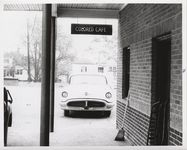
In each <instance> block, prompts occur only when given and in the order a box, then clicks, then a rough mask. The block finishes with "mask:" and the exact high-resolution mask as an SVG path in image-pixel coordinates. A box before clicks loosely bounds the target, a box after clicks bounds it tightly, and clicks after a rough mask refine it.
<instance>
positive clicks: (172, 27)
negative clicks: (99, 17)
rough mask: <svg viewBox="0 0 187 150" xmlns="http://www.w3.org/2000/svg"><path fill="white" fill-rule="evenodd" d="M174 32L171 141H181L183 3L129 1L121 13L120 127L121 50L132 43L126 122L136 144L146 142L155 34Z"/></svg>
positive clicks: (121, 103)
mask: <svg viewBox="0 0 187 150" xmlns="http://www.w3.org/2000/svg"><path fill="white" fill-rule="evenodd" d="M168 32H171V81H170V129H169V143H168V144H169V145H181V144H182V34H181V33H182V5H180V4H128V5H127V6H126V7H125V8H124V9H123V10H122V11H121V12H120V14H119V34H120V43H119V45H120V46H119V51H118V69H117V72H118V75H117V76H118V81H117V89H118V91H117V121H116V122H117V128H120V127H121V126H122V120H123V119H122V118H123V112H124V108H125V101H124V100H123V99H122V56H123V55H122V54H123V53H122V51H123V48H125V47H128V46H130V86H129V94H130V100H129V106H128V109H127V116H126V119H125V122H124V125H125V127H126V129H127V132H126V136H127V137H128V138H129V140H130V141H131V142H132V144H133V145H146V140H147V132H148V127H149V118H150V112H151V75H152V74H151V71H152V38H154V37H156V36H159V35H162V34H165V33H168Z"/></svg>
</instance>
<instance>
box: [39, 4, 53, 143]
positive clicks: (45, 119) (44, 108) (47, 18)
mask: <svg viewBox="0 0 187 150" xmlns="http://www.w3.org/2000/svg"><path fill="white" fill-rule="evenodd" d="M50 52H51V4H44V5H43V16H42V83H41V88H42V89H41V116H40V117H41V120H40V121H41V122H40V146H49V117H50V116H49V115H50V64H51V57H50Z"/></svg>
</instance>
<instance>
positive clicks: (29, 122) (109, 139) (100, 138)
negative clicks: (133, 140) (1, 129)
mask: <svg viewBox="0 0 187 150" xmlns="http://www.w3.org/2000/svg"><path fill="white" fill-rule="evenodd" d="M7 88H8V89H9V90H10V92H11V94H12V96H13V98H14V103H13V126H12V127H11V128H9V133H8V146H39V139H40V97H41V95H40V90H41V89H40V84H37V83H24V84H19V86H7ZM59 93H60V87H59V86H58V85H57V86H56V94H55V126H54V132H53V133H50V145H51V146H125V145H129V144H128V142H127V141H126V142H117V141H114V138H115V136H116V135H117V132H118V131H117V130H116V128H115V108H114V109H113V111H112V113H111V116H110V117H109V118H105V117H102V115H101V114H100V113H74V114H73V115H72V117H64V115H63V111H62V110H61V109H60V106H59V100H60V95H59Z"/></svg>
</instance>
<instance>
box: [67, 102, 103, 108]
mask: <svg viewBox="0 0 187 150" xmlns="http://www.w3.org/2000/svg"><path fill="white" fill-rule="evenodd" d="M67 105H68V106H73V107H104V106H105V103H103V102H95V101H87V106H86V101H73V102H69V103H68V104H67Z"/></svg>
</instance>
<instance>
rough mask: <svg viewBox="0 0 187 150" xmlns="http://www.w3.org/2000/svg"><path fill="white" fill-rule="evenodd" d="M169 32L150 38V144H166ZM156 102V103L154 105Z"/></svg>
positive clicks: (168, 110)
mask: <svg viewBox="0 0 187 150" xmlns="http://www.w3.org/2000/svg"><path fill="white" fill-rule="evenodd" d="M170 63H171V35H170V33H167V34H164V35H161V36H158V37H155V38H153V39H152V109H151V112H152V115H151V119H152V120H154V121H152V123H153V125H152V126H154V132H153V134H152V136H153V137H152V140H151V141H150V144H151V145H167V144H168V131H169V114H170V113H169V112H170V108H169V107H170V106H169V104H170ZM155 104H156V105H155Z"/></svg>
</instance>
